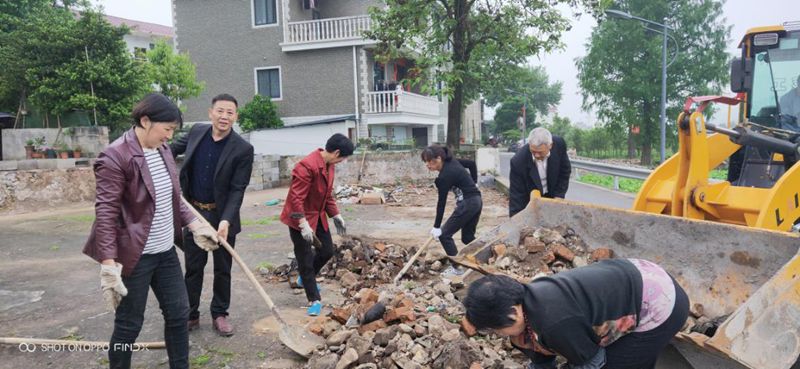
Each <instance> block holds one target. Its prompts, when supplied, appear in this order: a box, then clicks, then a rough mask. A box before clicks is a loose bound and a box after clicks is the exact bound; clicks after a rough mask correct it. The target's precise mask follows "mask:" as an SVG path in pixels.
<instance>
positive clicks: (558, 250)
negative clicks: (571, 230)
mask: <svg viewBox="0 0 800 369" xmlns="http://www.w3.org/2000/svg"><path fill="white" fill-rule="evenodd" d="M553 252H554V253H555V254H556V255H557V256H558V257H560V258H562V259H564V260H566V261H569V262H571V261H572V260H573V259H575V253H574V252H572V250H570V249H569V248H568V247H566V246H564V245H562V244H557V245H556V247H555V248H554V249H553Z"/></svg>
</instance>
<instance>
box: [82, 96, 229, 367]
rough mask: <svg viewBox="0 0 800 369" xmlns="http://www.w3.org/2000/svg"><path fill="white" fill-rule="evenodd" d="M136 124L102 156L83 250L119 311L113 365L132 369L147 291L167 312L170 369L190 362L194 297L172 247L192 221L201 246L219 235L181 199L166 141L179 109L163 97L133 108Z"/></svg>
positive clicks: (211, 244) (106, 295)
mask: <svg viewBox="0 0 800 369" xmlns="http://www.w3.org/2000/svg"><path fill="white" fill-rule="evenodd" d="M132 115H133V121H134V126H133V128H131V129H130V130H128V131H127V132H125V134H123V135H122V137H120V138H118V139H117V140H115V141H114V142H113V143H111V145H109V146H108V147H106V148H105V150H103V152H101V153H100V155H99V156H98V157H97V161H96V162H95V164H94V173H95V178H96V182H97V188H96V192H97V197H96V200H95V213H96V215H95V221H94V224H93V225H92V231H91V234H90V235H89V241H88V242H86V245H85V246H84V249H83V253H84V254H86V255H89V256H90V257H92V258H93V259H95V260H97V261H98V262H99V263H100V287H101V288H102V289H103V297H104V298H105V300H106V302H107V303H108V305H109V308H110V309H111V310H112V311H115V317H114V333H113V334H112V336H111V341H110V343H109V351H108V359H109V364H110V367H111V368H130V367H131V355H132V351H133V350H135V344H134V342H136V337H138V336H139V331H141V329H142V322H143V320H144V310H145V306H146V305H147V294H148V292H149V290H150V288H152V289H153V293H154V294H155V295H156V298H157V299H158V302H159V305H160V307H161V311H162V313H163V315H164V340H165V341H166V344H167V355H168V356H169V367H170V368H172V369H175V368H188V367H189V333H188V330H187V326H186V324H187V321H188V319H189V300H188V297H187V294H186V285H185V284H184V282H183V273H182V272H181V265H180V262H179V261H178V255H177V253H176V252H175V247H174V246H173V243H174V240H175V235H178V234H180V231H181V226H182V225H188V227H189V229H190V230H191V231H192V233H193V234H194V237H195V241H196V242H197V244H198V246H200V247H203V248H204V249H206V250H208V251H211V250H213V249H216V248H217V247H218V245H217V238H216V232H214V230H213V229H212V228H211V227H209V226H207V225H204V224H202V223H201V222H200V221H199V220H198V219H196V218H195V217H194V216H193V215H192V213H191V212H189V210H188V209H187V208H186V207H185V206H184V205H183V204H182V203H181V195H180V191H179V188H178V178H177V170H176V169H175V161H174V160H173V158H172V154H171V153H170V150H169V146H167V145H166V142H167V140H169V139H170V138H172V133H173V132H174V131H175V129H177V128H178V125H179V124H180V123H181V121H182V120H181V112H180V110H179V109H178V107H177V106H175V104H173V103H172V102H171V101H170V100H169V99H168V98H166V97H165V96H164V95H161V94H150V95H147V96H145V98H144V99H142V101H140V102H139V103H138V104H137V105H136V107H135V108H134V109H133V114H132Z"/></svg>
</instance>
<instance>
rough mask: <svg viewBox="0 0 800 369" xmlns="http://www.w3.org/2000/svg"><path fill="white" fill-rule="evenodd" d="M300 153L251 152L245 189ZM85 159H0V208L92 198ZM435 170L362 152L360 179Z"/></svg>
mask: <svg viewBox="0 0 800 369" xmlns="http://www.w3.org/2000/svg"><path fill="white" fill-rule="evenodd" d="M457 157H462V158H469V155H468V154H467V153H460V154H459V155H457ZM361 158H362V154H361V153H356V154H355V155H353V156H351V157H350V158H348V160H347V161H345V162H344V163H341V164H338V165H337V166H336V184H337V185H342V184H355V183H356V182H357V180H358V170H359V166H360V165H361ZM301 159H303V156H287V157H279V156H277V155H256V157H255V160H254V162H253V174H252V176H251V178H250V185H249V186H248V188H247V190H248V191H258V190H263V189H267V188H274V187H278V186H280V185H288V184H289V181H290V180H291V171H292V168H294V165H295V164H297V162H298V161H300V160H301ZM470 159H472V158H470ZM7 164H11V162H8V163H7ZM82 164H84V163H82ZM90 164H91V161H88V162H87V163H85V164H84V165H89V166H87V167H74V166H75V165H76V163H75V160H72V159H63V160H60V159H49V160H48V159H41V160H24V161H18V162H15V165H13V166H12V165H6V166H2V165H0V213H6V214H8V213H23V212H28V211H36V210H42V209H47V208H56V207H58V206H63V205H69V204H74V203H79V202H92V201H94V198H95V181H94V172H93V171H92V168H91V166H90ZM65 167H68V168H65ZM26 168H51V169H35V170H30V169H26ZM436 175H437V173H436V172H430V171H428V169H427V168H426V167H425V164H424V163H423V162H422V160H420V158H419V151H408V152H368V153H367V159H366V161H365V163H364V174H363V175H362V177H361V182H360V183H361V184H365V185H380V184H393V183H397V182H404V181H420V180H423V181H431V183H432V182H433V179H434V178H436Z"/></svg>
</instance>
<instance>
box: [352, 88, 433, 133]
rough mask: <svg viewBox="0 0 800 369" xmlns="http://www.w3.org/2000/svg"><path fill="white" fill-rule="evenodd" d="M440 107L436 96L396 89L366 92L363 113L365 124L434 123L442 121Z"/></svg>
mask: <svg viewBox="0 0 800 369" xmlns="http://www.w3.org/2000/svg"><path fill="white" fill-rule="evenodd" d="M442 109H443V106H442V103H441V102H440V101H439V100H438V99H437V98H436V97H432V96H424V95H419V94H415V93H412V92H406V91H403V90H401V89H397V90H393V91H375V92H368V93H367V101H366V105H365V106H364V115H365V118H367V124H392V123H400V124H422V125H434V124H439V123H442V119H443V115H442V111H443V110H442Z"/></svg>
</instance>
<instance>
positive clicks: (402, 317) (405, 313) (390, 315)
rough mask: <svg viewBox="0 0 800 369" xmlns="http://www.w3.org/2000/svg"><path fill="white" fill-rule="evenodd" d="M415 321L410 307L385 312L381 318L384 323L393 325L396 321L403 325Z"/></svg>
mask: <svg viewBox="0 0 800 369" xmlns="http://www.w3.org/2000/svg"><path fill="white" fill-rule="evenodd" d="M415 319H416V316H415V315H414V310H413V308H410V307H405V306H404V307H398V308H394V309H392V310H389V311H387V312H386V314H385V315H384V316H383V321H385V322H386V323H393V322H396V321H401V322H403V323H407V322H413V321H414V320H415Z"/></svg>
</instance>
